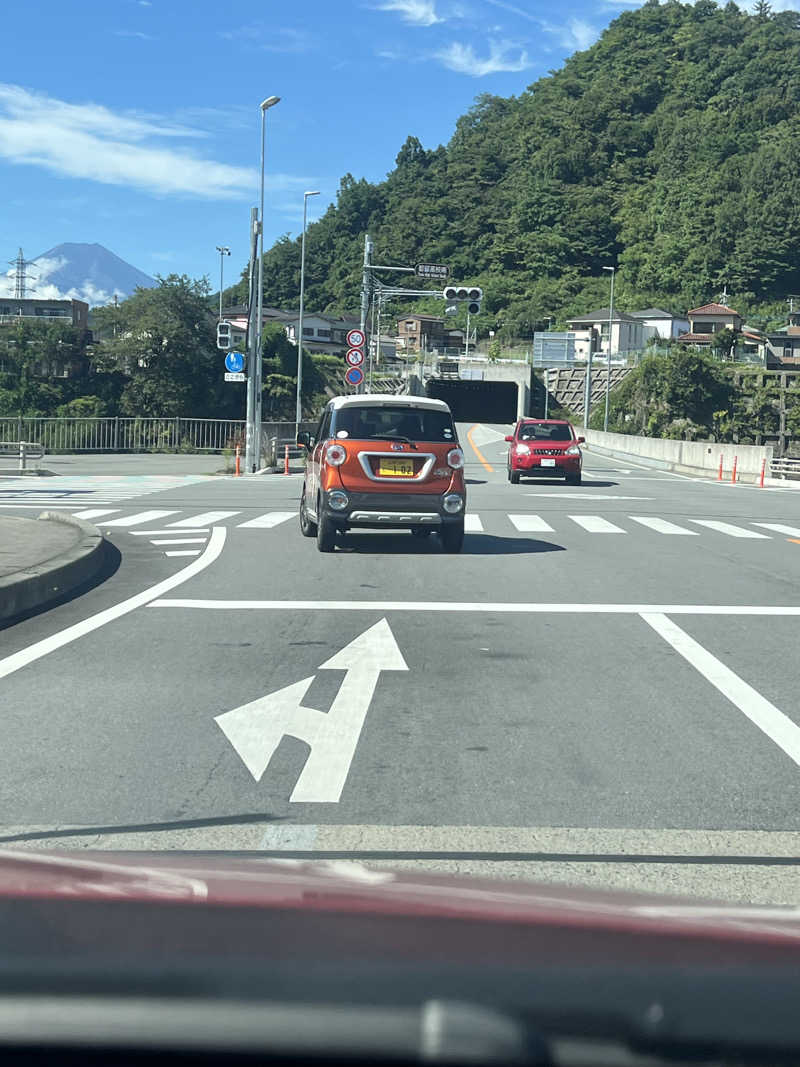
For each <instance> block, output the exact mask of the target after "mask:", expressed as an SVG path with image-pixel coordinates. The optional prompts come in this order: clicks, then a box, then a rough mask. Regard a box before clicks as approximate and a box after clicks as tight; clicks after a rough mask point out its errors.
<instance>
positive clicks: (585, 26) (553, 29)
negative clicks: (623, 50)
mask: <svg viewBox="0 0 800 1067" xmlns="http://www.w3.org/2000/svg"><path fill="white" fill-rule="evenodd" d="M542 29H543V30H544V31H545V33H552V34H553V36H555V37H557V38H558V41H559V43H560V44H561V45H562V46H563V47H564V48H569V49H572V50H573V51H583V49H584V48H589V46H590V45H593V44H594V42H595V41H596V40H597V38H598V37H599V36H600V32H601V31H600V30H598V29H597V28H596V27H594V26H592V25H591V23H589V22H587V21H586V20H585V19H578V18H571V19H568V20H567V22H565V23H564V24H563V25H553V23H550V22H542Z"/></svg>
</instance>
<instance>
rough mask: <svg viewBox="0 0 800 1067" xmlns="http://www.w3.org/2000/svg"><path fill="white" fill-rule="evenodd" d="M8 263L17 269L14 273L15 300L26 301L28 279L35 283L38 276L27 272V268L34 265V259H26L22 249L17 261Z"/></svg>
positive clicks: (13, 260)
mask: <svg viewBox="0 0 800 1067" xmlns="http://www.w3.org/2000/svg"><path fill="white" fill-rule="evenodd" d="M8 262H9V263H10V265H11V266H12V267H14V268H15V271H14V299H15V300H24V299H25V297H26V296H27V292H28V287H27V284H26V283H27V281H28V279H29V278H30V280H31V281H34V280H35V279H36V275H35V274H28V272H27V270H26V268H27V267H30V266H31V264H32V263H33V260H32V259H26V258H25V256H24V255H23V254H22V249H21V248H20V250H19V252H18V253H17V258H16V259H10V260H9V261H8ZM30 291H31V292H36V290H35V289H31V290H30Z"/></svg>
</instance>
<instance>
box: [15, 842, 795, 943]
mask: <svg viewBox="0 0 800 1067" xmlns="http://www.w3.org/2000/svg"><path fill="white" fill-rule="evenodd" d="M20 897H21V898H27V899H50V900H57V899H61V900H68V899H71V900H97V901H111V900H128V901H143V902H153V903H159V904H166V903H169V902H175V903H180V904H183V905H186V904H191V903H192V902H196V903H198V904H204V905H209V904H211V905H217V906H220V907H231V908H236V907H244V906H247V907H256V908H264V909H273V910H276V909H277V910H279V909H283V910H294V911H296V910H303V911H309V912H310V911H317V912H333V911H336V912H344V913H351V914H364V915H368V914H371V915H379V916H380V915H385V916H390V915H393V916H420V917H421V916H425V917H434V918H436V917H440V918H441V919H443V920H445V919H478V920H482V921H489V922H496V923H508V922H514V923H523V924H528V925H530V926H544V927H572V928H575V927H579V928H583V929H586V930H597V931H601V930H602V931H608V932H611V931H619V932H623V931H624V932H628V933H640V934H650V935H652V936H653V937H658V935H675V934H680V935H683V936H684V937H686V936H689V937H691V936H693V935H696V936H697V937H698V938H702V939H704V940H708V939H709V938H711V939H721V940H724V941H729V942H730V941H744V942H751V943H752V942H761V943H771V944H775V943H779V944H781V943H782V944H783V945H791V944H796V945H797V946H798V947H800V909H799V908H795V907H789V906H787V907H756V906H748V907H744V906H740V905H736V904H725V903H717V902H708V903H705V902H697V901H692V900H683V899H680V898H676V897H666V896H650V895H642V894H632V893H617V892H613V893H612V892H602V891H596V890H591V889H579V888H567V887H562V886H555V885H549V884H547V885H545V884H537V883H529V882H520V881H515V882H503V881H495V880H494V879H472V878H466V877H439V876H434V875H422V874H420V875H415V874H409V873H399V872H394V871H388V870H383V869H381V870H376V869H370V868H367V867H365V866H363V865H362V864H360V863H353V862H349V861H339V860H336V861H324V862H314V863H310V862H305V861H299V860H276V859H270V860H262V859H260V858H259V857H258V856H257V855H255V856H253V857H252V858H249V857H248V858H230V857H227V856H222V855H220V856H218V857H217V856H202V857H195V856H191V855H185V854H180V853H166V852H158V853H153V852H149V853H143V852H114V853H110V852H87V851H80V852H60V851H52V852H50V851H48V852H45V851H36V852H21V851H11V850H0V898H20Z"/></svg>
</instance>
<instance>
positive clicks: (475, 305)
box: [444, 285, 483, 315]
mask: <svg viewBox="0 0 800 1067" xmlns="http://www.w3.org/2000/svg"><path fill="white" fill-rule="evenodd" d="M444 298H445V301H446V302H447V303H448V304H454V303H466V305H467V311H468V312H469V314H470V315H478V314H479V313H480V310H481V301H482V300H483V289H479V288H478V287H477V286H469V285H446V286H445V288H444Z"/></svg>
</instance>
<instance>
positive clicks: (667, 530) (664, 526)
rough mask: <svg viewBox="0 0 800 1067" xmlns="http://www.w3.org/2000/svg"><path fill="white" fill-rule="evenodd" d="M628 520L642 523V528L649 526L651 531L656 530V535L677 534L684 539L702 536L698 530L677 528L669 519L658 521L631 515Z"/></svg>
mask: <svg viewBox="0 0 800 1067" xmlns="http://www.w3.org/2000/svg"><path fill="white" fill-rule="evenodd" d="M628 518H629V519H633V521H634V522H639V523H641V524H642V526H647V527H648V528H649V529H651V530H655V531H656V533H661V534H676V535H680V536H682V537H699V536H700V534H699V533H698V532H697V530H687V529H685V528H684V527H683V526H677V525H676V524H675V523H674V522H668V521H667V519H656V518H651V517H649V516H647V515H629V516H628Z"/></svg>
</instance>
